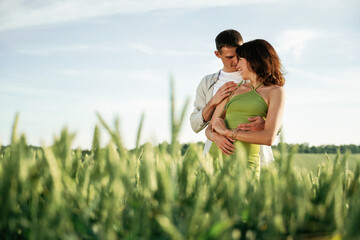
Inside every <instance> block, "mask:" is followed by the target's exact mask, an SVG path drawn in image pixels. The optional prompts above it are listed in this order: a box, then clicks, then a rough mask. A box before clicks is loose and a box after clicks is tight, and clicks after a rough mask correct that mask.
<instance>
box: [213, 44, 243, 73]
mask: <svg viewBox="0 0 360 240" xmlns="http://www.w3.org/2000/svg"><path fill="white" fill-rule="evenodd" d="M215 55H216V56H217V57H218V58H220V59H221V61H222V62H223V64H224V68H223V71H224V72H236V71H237V69H236V65H237V64H238V58H237V56H236V47H222V48H221V49H220V51H215Z"/></svg>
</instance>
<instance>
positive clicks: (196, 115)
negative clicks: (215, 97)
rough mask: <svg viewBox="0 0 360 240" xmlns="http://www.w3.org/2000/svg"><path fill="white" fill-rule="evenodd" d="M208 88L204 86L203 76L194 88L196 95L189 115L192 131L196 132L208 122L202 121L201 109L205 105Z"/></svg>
mask: <svg viewBox="0 0 360 240" xmlns="http://www.w3.org/2000/svg"><path fill="white" fill-rule="evenodd" d="M207 91H208V89H207V88H206V79H205V78H203V79H202V80H201V82H200V84H199V86H198V88H197V90H196V97H195V102H194V111H193V112H192V113H191V115H190V124H191V128H192V129H193V130H194V132H196V133H198V132H200V131H201V130H203V129H204V128H205V127H206V126H207V125H208V122H204V118H203V115H202V111H203V109H204V107H205V106H206V104H207V103H206V93H207Z"/></svg>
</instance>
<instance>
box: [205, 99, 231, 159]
mask: <svg viewBox="0 0 360 240" xmlns="http://www.w3.org/2000/svg"><path fill="white" fill-rule="evenodd" d="M225 104H226V99H224V100H223V101H222V102H221V103H220V104H219V105H217V107H216V108H215V111H214V113H213V116H212V118H211V121H210V124H209V125H208V127H207V128H206V130H205V135H206V137H207V138H208V139H210V140H211V141H212V142H214V143H215V144H216V146H217V147H218V148H219V149H220V150H221V152H222V153H224V154H225V155H231V154H232V153H233V152H234V151H235V146H234V144H233V140H231V139H229V138H228V137H226V136H222V135H220V134H219V133H217V132H216V131H213V129H212V123H213V121H214V120H215V119H217V118H219V117H220V116H221V113H222V112H223V109H224V107H225Z"/></svg>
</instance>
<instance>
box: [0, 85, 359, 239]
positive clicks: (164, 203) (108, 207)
mask: <svg viewBox="0 0 360 240" xmlns="http://www.w3.org/2000/svg"><path fill="white" fill-rule="evenodd" d="M171 86H172V87H171V90H172V91H171V94H170V95H171V98H170V102H171V110H170V114H171V126H172V127H171V136H172V138H171V142H170V143H162V144H159V145H156V146H154V145H152V144H151V143H146V144H144V145H141V146H140V145H139V139H140V137H141V130H142V125H143V121H144V117H143V116H142V117H141V120H140V124H139V128H138V134H137V144H136V148H135V149H132V150H128V149H126V148H125V147H124V146H123V144H122V140H121V134H120V133H121V131H120V127H119V124H118V121H115V124H114V126H113V127H112V126H110V125H109V124H108V123H106V122H105V121H104V120H103V119H102V118H101V116H100V115H98V118H99V123H100V124H99V126H97V127H96V128H95V130H94V136H93V144H92V148H91V150H90V151H88V152H87V153H85V152H84V151H82V150H81V149H75V150H74V149H72V148H71V144H72V141H73V139H74V137H75V135H74V134H72V133H69V132H68V131H67V130H66V129H64V130H62V131H61V133H60V134H59V136H58V137H56V138H55V139H54V142H53V145H52V146H49V147H45V146H44V147H41V148H34V147H30V146H28V144H27V143H26V137H25V135H19V134H18V133H17V126H18V121H19V119H18V117H17V118H16V120H15V122H14V127H13V134H12V139H11V144H10V145H9V146H7V147H2V148H1V149H0V192H1V195H0V206H1V210H0V239H34V240H35V239H36V240H38V239H74V240H75V239H129V240H130V239H131V240H132V239H163V240H165V239H178V240H180V239H183V240H185V239H287V240H290V239H334V240H338V239H359V234H360V230H359V228H360V188H359V184H360V176H359V174H360V164H359V162H360V161H359V155H349V154H344V155H340V154H337V155H329V156H327V155H325V154H324V155H323V154H313V155H311V154H296V148H293V149H291V150H290V151H286V150H285V147H284V148H280V151H276V152H275V162H273V163H271V164H270V165H268V166H262V169H261V175H260V178H257V177H255V175H254V173H253V172H252V171H251V170H250V169H249V168H247V166H246V161H245V160H244V158H243V157H242V154H241V151H240V150H238V152H236V154H235V155H234V156H233V157H232V158H230V159H215V160H214V159H212V158H210V157H208V156H204V155H203V154H202V147H201V145H199V144H190V146H189V148H188V149H187V151H186V152H185V153H183V154H182V153H181V144H180V143H179V142H178V140H177V138H178V134H179V132H180V127H181V125H182V124H183V120H184V116H185V110H186V108H187V106H188V101H187V102H186V103H185V104H184V107H183V108H182V111H181V113H180V114H179V115H177V114H175V107H174V106H175V104H174V102H175V100H174V91H173V85H171ZM100 131H107V132H108V134H109V135H110V137H111V140H110V141H109V142H108V143H107V145H106V146H101V147H100Z"/></svg>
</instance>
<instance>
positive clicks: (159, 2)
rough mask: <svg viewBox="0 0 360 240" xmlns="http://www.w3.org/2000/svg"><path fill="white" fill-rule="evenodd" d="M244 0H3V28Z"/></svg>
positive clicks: (243, 0) (0, 13) (0, 16)
mask: <svg viewBox="0 0 360 240" xmlns="http://www.w3.org/2000/svg"><path fill="white" fill-rule="evenodd" d="M275 1H276V0H275ZM264 2H265V3H266V2H274V0H254V1H252V2H251V4H254V3H264ZM242 4H249V2H248V1H246V0H240V1H239V0H224V1H217V0H207V1H206V0H174V1H168V0H151V1H149V0H137V1H132V0H121V1H119V0H108V1H98V0H59V1H46V0H38V1H31V2H29V1H26V0H3V1H2V2H1V3H0V31H3V30H7V29H14V28H22V27H29V26H38V25H46V24H55V23H62V22H68V21H74V20H79V19H84V18H89V17H97V16H106V15H111V14H117V13H129V12H144V11H150V10H155V9H167V8H200V7H214V6H228V5H242Z"/></svg>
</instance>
